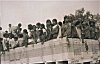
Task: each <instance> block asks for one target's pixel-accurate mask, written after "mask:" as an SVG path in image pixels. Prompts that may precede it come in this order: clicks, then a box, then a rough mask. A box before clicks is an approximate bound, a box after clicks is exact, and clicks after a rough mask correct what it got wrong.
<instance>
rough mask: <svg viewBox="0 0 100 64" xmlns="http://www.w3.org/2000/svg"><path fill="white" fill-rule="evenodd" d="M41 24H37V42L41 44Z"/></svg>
mask: <svg viewBox="0 0 100 64" xmlns="http://www.w3.org/2000/svg"><path fill="white" fill-rule="evenodd" d="M40 26H41V23H39V22H38V23H37V24H36V34H37V42H40V35H41V29H40Z"/></svg>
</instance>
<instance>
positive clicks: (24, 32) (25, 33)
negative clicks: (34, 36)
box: [23, 29, 29, 47]
mask: <svg viewBox="0 0 100 64" xmlns="http://www.w3.org/2000/svg"><path fill="white" fill-rule="evenodd" d="M28 39H29V36H28V32H27V30H26V29H24V30H23V45H24V46H25V47H28V42H29V41H28Z"/></svg>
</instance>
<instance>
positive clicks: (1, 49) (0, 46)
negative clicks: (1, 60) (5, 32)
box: [0, 38, 4, 55]
mask: <svg viewBox="0 0 100 64" xmlns="http://www.w3.org/2000/svg"><path fill="white" fill-rule="evenodd" d="M2 40H3V39H1V38H0V55H1V54H4V49H3V43H2Z"/></svg>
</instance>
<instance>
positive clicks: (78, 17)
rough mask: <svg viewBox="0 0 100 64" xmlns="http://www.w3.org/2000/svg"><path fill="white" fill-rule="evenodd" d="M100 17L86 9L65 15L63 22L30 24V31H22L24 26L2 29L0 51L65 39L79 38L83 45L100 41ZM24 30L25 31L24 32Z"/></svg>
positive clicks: (0, 30) (48, 21)
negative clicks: (90, 41) (92, 41)
mask: <svg viewBox="0 0 100 64" xmlns="http://www.w3.org/2000/svg"><path fill="white" fill-rule="evenodd" d="M99 22H100V15H99V14H97V15H93V14H91V13H90V12H89V11H87V12H85V10H84V8H81V9H79V10H76V12H75V15H74V14H70V15H65V16H64V20H63V22H61V21H59V22H58V21H57V19H53V20H50V19H47V20H46V25H44V24H42V23H40V22H38V23H36V25H34V24H29V25H28V30H29V32H28V30H27V29H22V28H21V26H22V24H21V23H19V24H18V26H12V25H11V24H9V30H8V31H5V32H3V31H2V27H0V51H1V52H2V53H3V52H4V51H9V49H15V48H17V47H22V46H25V47H28V45H29V44H37V43H41V44H44V43H45V42H46V41H49V40H52V39H57V38H63V37H66V40H67V41H68V38H79V39H80V40H81V41H82V43H84V39H96V40H97V39H98V38H99V36H100V28H99V27H100V26H99ZM22 30H23V31H22Z"/></svg>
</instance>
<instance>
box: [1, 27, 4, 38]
mask: <svg viewBox="0 0 100 64" xmlns="http://www.w3.org/2000/svg"><path fill="white" fill-rule="evenodd" d="M3 34H4V32H3V31H2V27H0V39H3Z"/></svg>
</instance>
